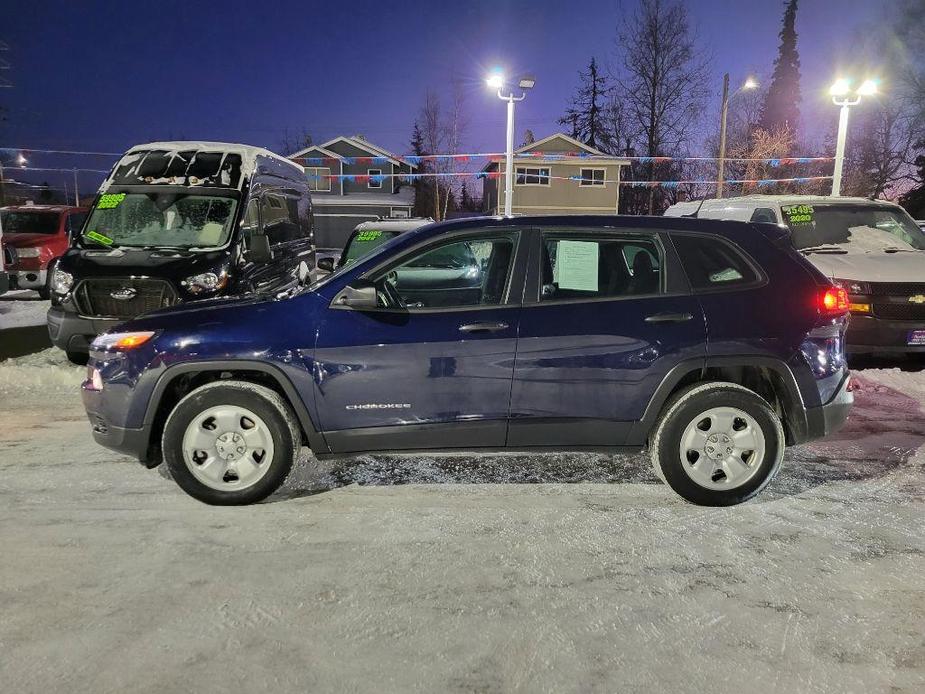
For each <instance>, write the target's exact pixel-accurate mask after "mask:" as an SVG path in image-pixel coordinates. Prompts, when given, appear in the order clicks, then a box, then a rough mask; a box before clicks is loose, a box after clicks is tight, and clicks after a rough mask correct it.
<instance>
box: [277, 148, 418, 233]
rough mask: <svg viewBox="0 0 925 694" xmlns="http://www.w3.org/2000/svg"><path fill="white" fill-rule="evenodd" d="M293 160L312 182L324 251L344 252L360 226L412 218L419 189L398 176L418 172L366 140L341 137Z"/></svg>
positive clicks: (313, 197) (415, 167)
mask: <svg viewBox="0 0 925 694" xmlns="http://www.w3.org/2000/svg"><path fill="white" fill-rule="evenodd" d="M289 158H290V159H292V160H293V161H295V162H296V163H298V164H301V165H302V166H303V167H304V168H305V174H306V176H308V181H309V187H310V188H311V191H312V202H313V204H314V214H315V243H316V245H317V246H318V247H319V248H342V247H343V246H344V244H345V243H346V241H347V237H348V236H349V235H350V232H351V231H353V228H354V227H355V226H356V225H357V224H359V223H360V222H366V221H371V220H375V219H379V218H380V217H387V218H395V219H402V218H407V217H410V216H411V209H412V207H413V205H414V189H413V188H412V186H411V185H410V184H409V183H407V182H406V183H403V182H401V181H400V180H399V178H398V176H399V175H400V174H409V173H414V172H415V171H416V170H417V166H415V165H414V164H412V163H411V162H408V161H406V160H404V159H401V158H400V157H398V156H396V155H394V154H392V153H391V152H389V151H387V150H384V149H382V148H381V147H377V146H376V145H374V144H372V143H371V142H367V141H366V140H365V139H363V138H362V137H359V136H357V135H355V136H353V137H346V136H341V137H336V138H334V139H333V140H329V141H327V142H323V143H321V144H320V145H312V146H311V147H306V148H305V149H303V150H301V151H299V152H296V153H295V154H291V155H289ZM343 176H348V177H350V178H343Z"/></svg>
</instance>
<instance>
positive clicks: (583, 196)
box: [482, 133, 630, 215]
mask: <svg viewBox="0 0 925 694" xmlns="http://www.w3.org/2000/svg"><path fill="white" fill-rule="evenodd" d="M547 154H548V155H549V156H543V155H547ZM581 155H593V157H594V158H588V157H586V156H581ZM629 163H630V162H629V160H628V159H621V158H619V157H613V156H610V155H607V154H605V153H604V152H601V151H599V150H597V149H594V148H593V147H589V146H588V145H586V144H584V143H582V142H579V141H578V140H576V139H574V138H571V137H569V136H568V135H566V134H564V133H555V134H553V135H550V136H549V137H545V138H543V139H542V140H537V141H536V142H532V143H530V144H529V145H525V146H523V147H521V148H520V149H517V150H514V167H513V168H514V195H513V201H512V203H511V211H512V212H513V213H514V214H524V215H540V214H616V213H617V209H618V207H619V205H620V170H621V167H623V166H627V165H628V164H629ZM482 172H483V173H485V174H490V175H489V176H487V177H486V178H485V181H484V187H483V189H482V205H483V209H484V211H485V212H486V213H488V214H503V213H504V175H505V162H504V160H501V161H492V162H489V163H488V164H487V165H486V166H485V167H484V168H483V169H482ZM566 179H571V180H566Z"/></svg>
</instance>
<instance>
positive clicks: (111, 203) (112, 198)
mask: <svg viewBox="0 0 925 694" xmlns="http://www.w3.org/2000/svg"><path fill="white" fill-rule="evenodd" d="M123 200H125V193H107V194H106V195H101V196H100V199H99V202H97V203H96V209H98V210H111V209H113V208H114V207H118V206H119V205H120V204H122V201H123Z"/></svg>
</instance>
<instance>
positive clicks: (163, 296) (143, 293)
mask: <svg viewBox="0 0 925 694" xmlns="http://www.w3.org/2000/svg"><path fill="white" fill-rule="evenodd" d="M133 292H134V294H133ZM120 293H121V294H123V295H124V296H125V298H116V297H118V296H119V294H120ZM114 294H115V296H113V295H114ZM74 298H75V300H76V302H77V308H78V309H79V310H80V312H81V314H83V315H85V316H94V317H99V318H134V317H135V316H138V315H141V314H142V313H147V312H148V311H154V310H156V309H159V308H164V307H166V306H173V305H174V304H175V303H177V293H176V291H174V288H173V287H172V286H171V284H170V283H169V282H165V281H164V280H156V279H138V278H134V279H128V278H125V279H118V278H106V279H89V280H84V281H83V282H81V283H80V285H78V287H77V289H76V290H75V292H74Z"/></svg>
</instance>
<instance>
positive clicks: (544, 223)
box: [401, 215, 785, 245]
mask: <svg viewBox="0 0 925 694" xmlns="http://www.w3.org/2000/svg"><path fill="white" fill-rule="evenodd" d="M535 227H551V228H563V227H564V228H572V229H580V230H582V231H592V232H593V230H594V229H600V230H614V229H616V230H620V229H626V230H628V231H640V230H642V231H659V230H662V231H684V232H692V233H703V234H719V235H722V236H726V237H728V238H730V239H734V238H736V237H738V236H740V235H742V234H754V233H755V230H756V229H759V228H760V229H762V231H763V232H764V233H765V235H767V234H768V233H771V232H773V230H775V229H777V227H776V226H774V225H768V224H755V223H752V222H737V221H729V220H721V219H696V218H692V217H656V216H635V215H544V216H536V217H533V216H529V217H528V216H523V217H500V216H499V217H469V218H466V219H456V220H451V221H447V222H437V223H435V224H428V225H425V226H422V227H420V228H418V229H415V230H413V231H411V232H408V233H407V234H402V236H401V239H402V242H403V243H402V245H405V244H406V243H407V244H413V243H417V242H419V241H424V240H427V239H428V238H432V237H436V236H440V235H441V234H444V233H446V232H449V231H465V230H467V229H472V230H473V231H476V230H478V229H484V228H495V229H498V228H501V229H504V228H511V229H524V228H535ZM769 230H770V232H769ZM781 233H785V232H783V231H781Z"/></svg>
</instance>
